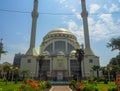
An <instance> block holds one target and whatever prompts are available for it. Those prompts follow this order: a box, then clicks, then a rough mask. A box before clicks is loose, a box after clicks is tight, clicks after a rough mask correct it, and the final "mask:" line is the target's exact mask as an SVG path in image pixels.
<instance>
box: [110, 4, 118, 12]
mask: <svg viewBox="0 0 120 91" xmlns="http://www.w3.org/2000/svg"><path fill="white" fill-rule="evenodd" d="M119 10H120V8H119V7H118V6H117V5H115V4H112V6H111V8H110V9H109V12H116V11H119Z"/></svg>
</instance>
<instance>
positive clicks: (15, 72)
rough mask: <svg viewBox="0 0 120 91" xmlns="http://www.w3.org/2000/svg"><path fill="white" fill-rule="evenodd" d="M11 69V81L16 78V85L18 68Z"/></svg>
mask: <svg viewBox="0 0 120 91" xmlns="http://www.w3.org/2000/svg"><path fill="white" fill-rule="evenodd" d="M10 69H11V72H12V78H11V81H13V80H14V78H15V83H17V77H18V67H13V66H11V67H10Z"/></svg>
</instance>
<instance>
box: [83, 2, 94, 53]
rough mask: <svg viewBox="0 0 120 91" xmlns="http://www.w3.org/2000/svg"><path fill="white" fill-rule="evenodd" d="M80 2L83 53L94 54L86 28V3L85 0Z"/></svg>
mask: <svg viewBox="0 0 120 91" xmlns="http://www.w3.org/2000/svg"><path fill="white" fill-rule="evenodd" d="M81 4H82V13H81V16H82V19H83V29H84V38H85V55H94V53H93V51H92V50H91V47H90V40H89V29H88V20H87V17H88V12H87V10H86V3H85V0H81Z"/></svg>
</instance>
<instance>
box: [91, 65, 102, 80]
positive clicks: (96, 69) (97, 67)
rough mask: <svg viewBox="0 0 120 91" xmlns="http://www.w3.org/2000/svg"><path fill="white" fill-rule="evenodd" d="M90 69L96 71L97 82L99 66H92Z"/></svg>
mask: <svg viewBox="0 0 120 91" xmlns="http://www.w3.org/2000/svg"><path fill="white" fill-rule="evenodd" d="M92 69H93V70H94V71H97V80H98V81H99V69H100V66H99V65H93V66H92Z"/></svg>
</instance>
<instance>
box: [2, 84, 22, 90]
mask: <svg viewBox="0 0 120 91" xmlns="http://www.w3.org/2000/svg"><path fill="white" fill-rule="evenodd" d="M21 84H22V82H18V83H17V84H15V83H14V82H7V84H6V82H0V91H19V87H20V86H21Z"/></svg>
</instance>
